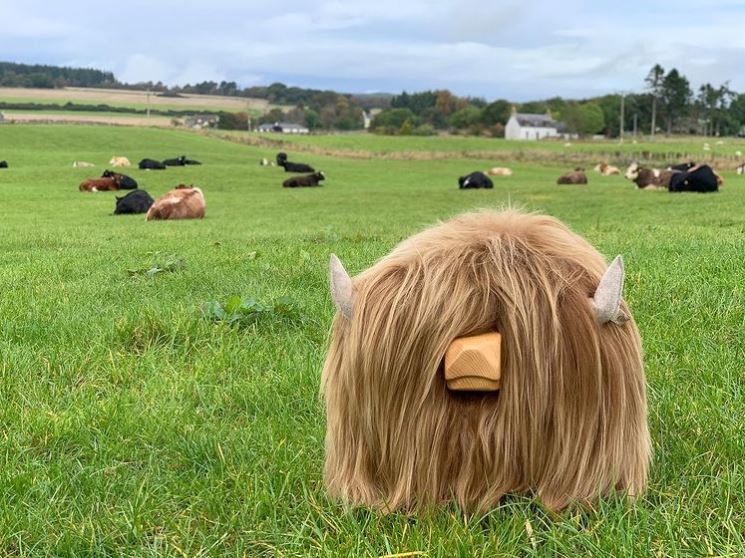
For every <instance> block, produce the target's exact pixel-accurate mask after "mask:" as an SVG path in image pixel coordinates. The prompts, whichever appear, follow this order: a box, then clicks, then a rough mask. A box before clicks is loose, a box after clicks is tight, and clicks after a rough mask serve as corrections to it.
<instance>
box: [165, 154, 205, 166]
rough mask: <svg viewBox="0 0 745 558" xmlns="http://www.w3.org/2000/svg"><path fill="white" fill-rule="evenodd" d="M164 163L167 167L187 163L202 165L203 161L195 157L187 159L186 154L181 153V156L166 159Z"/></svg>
mask: <svg viewBox="0 0 745 558" xmlns="http://www.w3.org/2000/svg"><path fill="white" fill-rule="evenodd" d="M163 164H164V165H165V166H167V167H183V166H185V165H201V164H202V163H200V162H199V161H196V160H194V159H187V158H186V155H181V157H175V158H173V159H166V160H165V161H163Z"/></svg>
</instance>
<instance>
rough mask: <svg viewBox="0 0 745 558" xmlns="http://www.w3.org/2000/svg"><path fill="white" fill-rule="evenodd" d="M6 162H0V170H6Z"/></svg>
mask: <svg viewBox="0 0 745 558" xmlns="http://www.w3.org/2000/svg"><path fill="white" fill-rule="evenodd" d="M7 168H8V161H0V169H7Z"/></svg>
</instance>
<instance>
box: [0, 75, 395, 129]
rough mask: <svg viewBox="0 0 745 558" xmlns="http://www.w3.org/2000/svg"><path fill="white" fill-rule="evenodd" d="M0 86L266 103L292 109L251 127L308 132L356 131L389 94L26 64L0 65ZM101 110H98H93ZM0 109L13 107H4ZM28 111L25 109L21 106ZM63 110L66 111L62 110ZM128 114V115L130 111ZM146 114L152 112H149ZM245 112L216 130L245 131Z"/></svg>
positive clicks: (276, 111) (384, 103)
mask: <svg viewBox="0 0 745 558" xmlns="http://www.w3.org/2000/svg"><path fill="white" fill-rule="evenodd" d="M0 86H5V87H34V88H62V87H106V88H111V89H127V90H150V91H153V92H155V93H159V94H161V95H164V96H173V97H177V96H179V95H181V94H189V93H191V94H200V95H222V96H228V97H245V98H257V99H266V100H267V101H269V103H271V104H275V105H289V106H291V107H292V108H290V109H286V110H282V109H279V108H275V109H273V110H271V111H270V112H268V113H267V114H265V115H263V116H262V117H260V118H259V119H258V121H257V122H256V123H257V124H262V123H265V122H278V121H290V122H295V123H299V124H305V125H306V126H307V127H308V128H310V129H311V130H319V129H321V130H359V129H362V128H363V126H364V117H363V112H364V111H366V110H370V109H373V108H385V107H388V106H389V104H390V99H391V95H387V94H383V93H379V94H369V95H353V94H349V93H338V92H336V91H330V90H321V89H308V88H303V87H291V86H287V85H285V84H283V83H272V84H271V85H268V86H252V87H246V88H240V87H238V84H237V83H236V82H234V81H221V82H219V83H218V82H216V81H203V82H200V83H196V84H194V85H191V84H186V85H183V86H172V87H168V86H166V85H165V84H163V83H162V82H151V81H148V82H141V83H122V82H120V81H118V80H117V79H116V78H115V77H114V74H113V73H111V72H102V71H100V70H90V69H83V68H61V67H57V66H39V65H26V64H13V63H8V62H2V63H0ZM99 107H103V105H101V106H99ZM5 108H19V107H10V106H6V107H5ZM26 108H31V107H26ZM65 110H67V109H65ZM69 110H98V111H101V110H106V111H107V112H111V111H112V110H111V108H110V107H106V108H89V107H86V108H85V109H81V108H72V109H69ZM130 112H131V111H130ZM151 112H152V111H151ZM247 120H248V113H222V114H221V118H220V126H221V127H224V128H235V129H246V126H247V124H248V122H247Z"/></svg>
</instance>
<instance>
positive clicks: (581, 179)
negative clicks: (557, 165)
mask: <svg viewBox="0 0 745 558" xmlns="http://www.w3.org/2000/svg"><path fill="white" fill-rule="evenodd" d="M556 183H557V184H587V175H586V174H585V170H584V169H581V168H576V169H574V170H573V171H572V172H568V173H566V174H563V175H561V176H560V177H559V178H558V179H557V180H556Z"/></svg>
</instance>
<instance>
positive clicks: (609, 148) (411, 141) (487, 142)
mask: <svg viewBox="0 0 745 558" xmlns="http://www.w3.org/2000/svg"><path fill="white" fill-rule="evenodd" d="M219 133H223V134H225V133H226V132H224V131H220V132H219ZM232 133H233V134H236V135H238V136H239V137H240V136H241V135H245V133H244V132H232ZM260 137H267V138H269V139H275V140H282V141H284V142H287V143H289V144H295V145H298V146H314V147H322V148H325V149H338V150H352V151H355V150H356V151H359V150H364V151H372V152H375V153H393V152H397V151H446V152H468V151H512V152H518V153H519V152H527V151H547V152H555V153H575V152H591V153H612V152H617V151H618V152H621V153H639V152H642V151H650V152H653V153H667V152H674V153H689V154H690V155H692V156H694V157H699V158H702V157H708V156H712V155H727V156H734V155H735V152H736V151H742V152H743V153H745V139H742V138H722V139H716V138H702V137H688V136H685V137H682V138H664V137H660V138H657V139H656V140H655V141H653V142H651V141H649V140H648V138H645V139H644V140H641V139H640V140H639V141H638V142H637V143H633V140H631V139H629V138H627V139H626V140H625V141H624V142H623V143H620V142H619V141H618V140H617V139H616V140H572V141H570V142H568V143H569V144H570V145H569V146H566V145H565V144H566V143H567V142H565V141H562V140H550V141H539V142H525V141H515V140H504V139H495V138H485V137H472V136H444V137H440V136H432V137H418V136H382V135H377V134H367V133H352V134H330V135H309V136H293V135H290V134H261V135H260ZM718 141H722V142H723V143H722V144H720V145H718V144H717V142H718ZM704 143H708V144H709V147H710V150H709V151H704V149H703V147H704Z"/></svg>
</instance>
